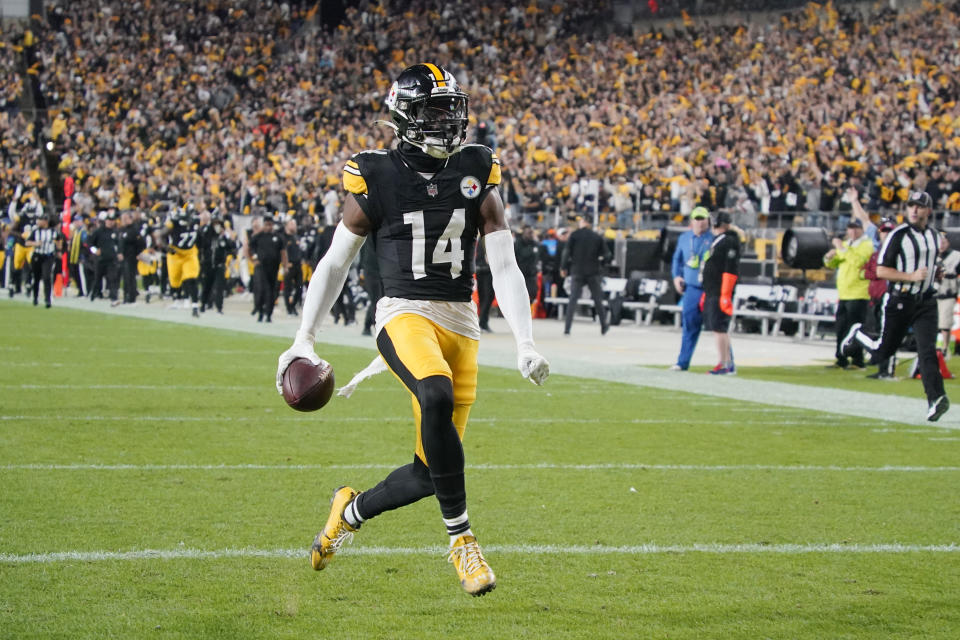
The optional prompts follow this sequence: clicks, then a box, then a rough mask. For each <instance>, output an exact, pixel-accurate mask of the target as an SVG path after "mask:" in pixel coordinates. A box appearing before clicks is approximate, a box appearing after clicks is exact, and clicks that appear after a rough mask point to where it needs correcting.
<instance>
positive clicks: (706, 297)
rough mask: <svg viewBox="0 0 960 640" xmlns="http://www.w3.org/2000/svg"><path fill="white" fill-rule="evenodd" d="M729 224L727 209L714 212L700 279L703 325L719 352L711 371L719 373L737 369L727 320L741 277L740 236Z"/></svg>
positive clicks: (729, 317) (730, 313) (726, 373)
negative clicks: (710, 239)
mask: <svg viewBox="0 0 960 640" xmlns="http://www.w3.org/2000/svg"><path fill="white" fill-rule="evenodd" d="M732 223H733V220H732V218H731V217H730V214H729V213H727V212H726V211H718V212H717V213H715V214H714V215H713V235H714V240H713V242H712V243H711V245H710V251H709V253H708V255H707V257H706V258H704V262H703V271H702V276H703V277H702V279H701V280H702V284H703V297H702V298H701V301H702V304H703V328H704V329H706V330H707V331H713V335H714V336H715V337H716V340H717V353H718V355H719V362H718V363H717V366H715V367H714V368H713V369H711V370H710V373H711V374H713V375H721V376H722V375H731V374H734V373H736V372H737V368H736V366H735V365H734V363H733V349H732V347H731V346H730V320H731V319H732V318H733V289H734V287H736V285H737V278H738V277H739V276H740V236H739V235H738V234H737V232H736V231H734V230H733V229H731V228H730V226H731V224H732Z"/></svg>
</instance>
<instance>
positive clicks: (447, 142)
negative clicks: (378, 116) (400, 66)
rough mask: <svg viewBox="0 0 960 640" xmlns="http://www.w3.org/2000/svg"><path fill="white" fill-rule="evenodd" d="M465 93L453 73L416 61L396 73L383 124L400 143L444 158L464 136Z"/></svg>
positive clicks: (465, 117) (453, 151) (435, 156)
mask: <svg viewBox="0 0 960 640" xmlns="http://www.w3.org/2000/svg"><path fill="white" fill-rule="evenodd" d="M468 102H469V99H468V97H467V94H466V93H464V91H463V90H461V89H460V85H459V83H458V82H457V79H456V78H454V77H453V74H452V73H450V72H449V71H447V70H446V69H443V68H442V67H438V66H437V65H435V64H432V63H429V62H427V63H423V64H416V65H413V66H412V67H408V68H407V69H405V70H404V71H403V73H401V74H400V75H399V76H397V80H396V81H395V82H394V83H393V86H391V87H390V93H389V94H387V98H386V100H385V104H386V105H387V108H388V109H389V111H390V118H391V119H392V121H393V122H391V123H387V124H388V125H390V126H391V127H392V128H393V130H394V131H395V132H396V134H397V137H399V138H400V139H401V140H403V141H404V142H407V143H409V144H412V145H414V146H415V147H417V148H419V149H420V150H422V151H423V152H424V153H426V154H428V155H430V156H433V157H434V158H448V157H450V156H451V155H453V154H454V153H457V152H458V151H460V148H461V147H462V146H463V144H464V143H465V142H466V139H467V135H466V134H467V122H468V120H467V114H468Z"/></svg>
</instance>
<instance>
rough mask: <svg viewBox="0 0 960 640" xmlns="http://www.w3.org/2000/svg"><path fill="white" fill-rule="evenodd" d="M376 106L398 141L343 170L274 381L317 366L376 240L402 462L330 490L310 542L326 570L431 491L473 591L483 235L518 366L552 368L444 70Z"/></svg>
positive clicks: (486, 162)
mask: <svg viewBox="0 0 960 640" xmlns="http://www.w3.org/2000/svg"><path fill="white" fill-rule="evenodd" d="M386 104H387V106H388V108H389V109H390V116H391V122H389V123H387V124H388V126H390V127H391V128H393V129H394V131H395V132H396V134H397V137H398V138H399V144H398V146H397V147H396V148H395V149H393V150H390V151H386V150H378V151H364V152H361V153H358V154H356V155H355V156H353V157H352V158H351V159H350V160H349V161H348V162H347V164H346V167H345V168H344V172H343V186H344V189H346V191H347V197H346V199H345V202H344V209H343V219H342V221H341V222H340V223H339V225H338V226H337V230H336V232H335V233H334V236H333V241H332V244H331V246H330V249H329V250H328V251H327V253H326V254H325V255H324V257H323V259H322V260H321V261H320V263H319V264H318V265H317V269H316V272H315V273H314V275H313V277H312V278H311V281H310V287H309V289H308V290H307V296H306V299H305V300H304V307H303V318H302V322H301V323H300V329H299V331H297V335H296V339H295V341H294V343H293V346H292V347H291V348H290V349H288V350H287V351H285V352H284V353H283V354H282V355H281V356H280V361H279V364H278V368H277V389H278V391H279V390H280V385H281V378H282V376H283V372H284V370H285V369H286V368H287V366H288V365H289V364H290V362H292V361H293V360H294V359H295V358H309V359H310V360H312V361H313V362H319V360H320V359H319V358H318V357H317V355H316V353H315V352H314V349H313V347H314V342H315V337H316V334H317V331H318V329H319V326H320V324H321V322H322V321H323V320H324V319H325V318H326V317H327V315H328V314H329V313H330V308H331V306H332V305H333V302H334V301H335V300H336V297H337V296H338V295H339V293H340V289H341V287H342V286H343V282H344V279H345V278H346V275H347V270H348V268H349V266H350V263H351V262H352V261H353V259H354V257H355V256H356V255H357V253H358V251H359V250H360V246H361V245H362V244H363V243H364V241H365V240H366V241H368V242H373V244H374V247H375V248H376V254H377V262H378V267H379V270H380V276H381V279H382V281H383V293H384V295H383V297H382V298H381V299H380V301H379V302H378V303H377V314H376V336H377V338H376V339H377V347H378V349H379V351H380V355H381V357H382V359H383V361H384V362H385V363H386V365H387V366H388V367H389V369H390V370H391V371H392V372H393V374H394V375H395V376H396V377H397V379H399V380H400V382H401V383H402V384H403V385H404V386H405V387H406V388H407V390H408V391H409V392H410V394H411V396H412V399H413V413H414V421H415V424H416V429H417V446H416V453H415V455H414V458H413V461H412V462H411V463H410V464H408V465H405V466H403V467H400V468H399V469H396V470H394V471H393V472H391V473H390V474H389V475H388V476H387V477H386V479H384V480H383V481H382V482H380V483H379V484H378V485H376V486H375V487H373V488H372V489H369V490H367V491H363V492H357V491H354V490H353V489H351V488H350V487H341V488H340V489H338V490H337V491H335V492H334V497H333V504H332V508H331V511H330V515H329V518H328V520H327V523H326V526H325V527H324V528H323V530H322V531H321V532H320V533H319V534H318V535H317V537H316V539H315V540H314V544H313V548H312V550H311V561H312V564H313V567H314V569H318V570H319V569H323V568H324V567H326V565H327V564H328V563H329V562H330V560H331V559H332V557H333V555H334V554H335V553H336V551H337V550H338V549H339V547H340V546H341V545H342V544H343V543H344V541H346V540H349V539H350V538H352V536H353V533H354V532H355V531H356V530H357V529H358V528H359V527H360V525H361V524H362V523H363V522H364V521H366V520H369V519H371V518H373V517H374V516H377V515H379V514H381V513H383V512H384V511H389V510H391V509H396V508H398V507H402V506H405V505H408V504H412V503H414V502H416V501H418V500H420V499H422V498H425V497H427V496H431V495H435V496H436V498H437V501H438V502H439V503H440V511H441V514H442V516H443V521H444V523H445V525H446V529H447V533H448V534H449V536H450V551H449V560H450V562H452V563H453V564H454V566H455V568H456V570H457V574H458V576H459V578H460V583H461V585H462V586H463V588H464V589H465V590H466V591H467V592H468V593H470V594H471V595H482V594H484V593H487V592H488V591H490V590H491V589H493V588H494V587H495V586H496V578H495V577H494V573H493V571H492V570H491V569H490V566H489V565H488V564H487V561H486V560H485V559H484V557H483V554H482V553H481V552H480V547H479V545H478V544H477V539H476V537H475V536H474V535H473V532H472V530H471V528H470V522H469V520H468V518H467V498H466V490H465V487H464V456H463V447H462V445H461V439H462V438H463V433H464V430H465V428H466V423H467V417H468V415H469V413H470V407H471V406H472V404H473V402H474V399H475V398H476V389H477V345H478V340H479V337H480V326H479V321H478V318H477V309H476V305H474V304H473V302H472V300H471V293H472V288H473V263H474V260H473V257H474V256H473V252H474V245H475V244H476V239H477V236H478V235H479V236H482V238H483V241H484V243H485V248H486V253H487V259H488V261H489V263H490V270H491V272H492V275H493V286H494V291H495V292H496V296H497V301H498V303H499V306H500V310H501V312H502V313H503V315H504V317H505V318H506V320H507V322H508V324H509V325H510V328H511V330H512V331H513V334H514V337H515V338H516V341H517V351H518V355H519V358H518V367H519V369H520V372H521V373H522V374H523V376H524V377H525V378H528V379H529V380H531V381H532V382H534V383H535V384H538V385H539V384H542V383H543V382H544V380H546V378H547V376H548V375H549V371H550V368H549V364H548V363H547V361H546V359H545V358H544V357H543V356H541V355H540V354H539V353H537V351H536V350H535V349H534V343H533V329H532V322H531V318H530V299H529V297H528V296H527V290H526V287H525V285H524V280H523V275H522V274H521V273H520V270H519V268H518V267H517V262H516V258H515V257H514V252H513V237H512V235H511V233H510V230H509V229H508V228H507V224H506V221H505V219H504V210H503V202H502V200H501V199H500V193H499V191H498V190H497V185H499V184H500V162H499V160H498V159H497V156H496V155H495V154H494V153H493V152H492V151H491V150H490V149H489V148H487V147H484V146H480V145H468V144H465V141H466V129H467V104H468V99H467V95H466V94H465V93H464V92H463V91H462V90H461V89H460V86H459V85H458V83H457V81H456V79H455V78H454V77H453V75H452V74H450V73H449V72H448V71H446V70H444V69H443V68H441V67H438V66H436V65H433V64H418V65H415V66H412V67H409V68H407V69H406V70H405V71H403V73H401V74H400V75H399V76H398V78H397V80H396V82H394V83H393V86H392V87H391V89H390V93H389V95H388V97H387V100H386Z"/></svg>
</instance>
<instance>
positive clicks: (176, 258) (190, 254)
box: [167, 247, 200, 289]
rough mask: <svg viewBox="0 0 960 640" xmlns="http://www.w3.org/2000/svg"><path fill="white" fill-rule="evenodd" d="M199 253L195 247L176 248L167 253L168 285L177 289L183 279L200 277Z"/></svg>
mask: <svg viewBox="0 0 960 640" xmlns="http://www.w3.org/2000/svg"><path fill="white" fill-rule="evenodd" d="M199 256H200V254H199V252H198V251H197V248H196V247H191V248H189V249H176V252H175V253H168V254H167V278H168V279H169V280H170V286H171V287H173V288H174V289H179V288H180V285H181V284H183V281H184V280H191V279H193V278H198V277H200V257H199Z"/></svg>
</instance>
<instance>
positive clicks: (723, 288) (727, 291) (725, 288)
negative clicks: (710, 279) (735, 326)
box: [720, 273, 737, 316]
mask: <svg viewBox="0 0 960 640" xmlns="http://www.w3.org/2000/svg"><path fill="white" fill-rule="evenodd" d="M736 284H737V275H736V274H735V273H724V274H723V280H722V282H721V283H720V311H723V312H724V313H725V314H727V315H728V316H732V315H733V287H734V286H736Z"/></svg>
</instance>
